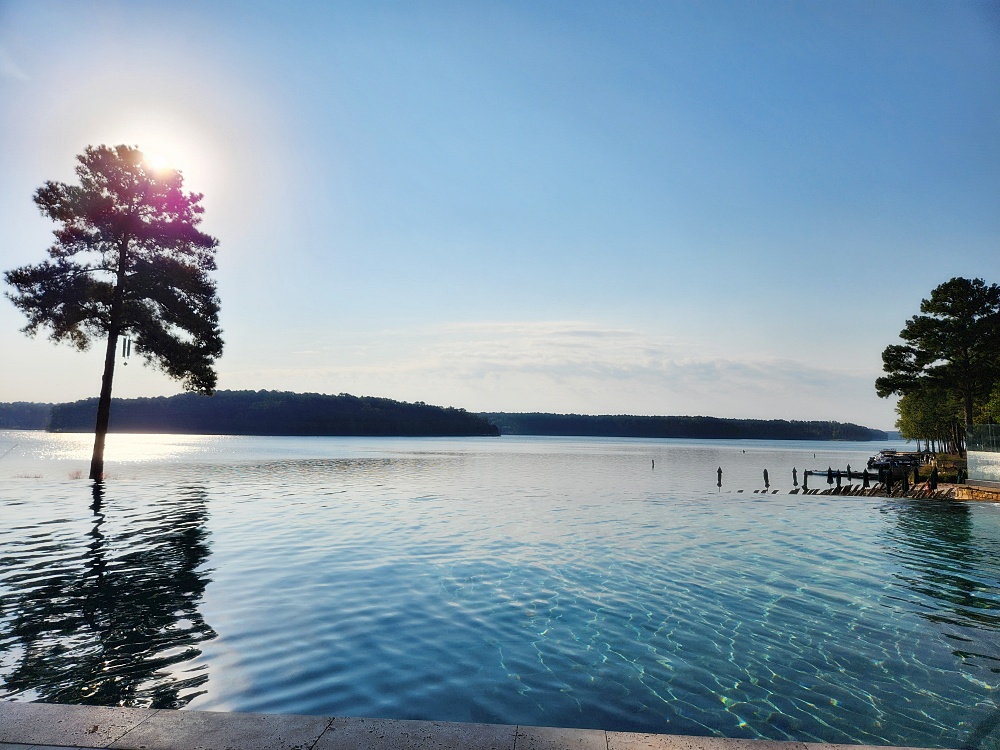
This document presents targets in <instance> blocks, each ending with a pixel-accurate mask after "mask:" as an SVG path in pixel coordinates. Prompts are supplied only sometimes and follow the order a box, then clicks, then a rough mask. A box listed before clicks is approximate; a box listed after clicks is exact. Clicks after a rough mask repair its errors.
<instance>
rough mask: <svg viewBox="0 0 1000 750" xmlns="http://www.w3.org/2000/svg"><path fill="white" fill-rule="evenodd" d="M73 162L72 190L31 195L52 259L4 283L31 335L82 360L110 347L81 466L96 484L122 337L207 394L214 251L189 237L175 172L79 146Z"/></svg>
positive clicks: (188, 215) (190, 202)
mask: <svg viewBox="0 0 1000 750" xmlns="http://www.w3.org/2000/svg"><path fill="white" fill-rule="evenodd" d="M77 160H78V161H79V162H80V164H79V165H78V166H77V168H76V174H77V176H78V177H79V178H80V184H79V185H67V184H65V183H61V182H51V181H50V182H46V183H45V185H44V186H42V187H41V188H39V189H38V190H37V191H35V196H34V200H35V203H36V204H37V205H38V207H39V209H40V210H41V212H42V213H43V214H44V215H45V216H48V217H49V218H50V219H52V220H53V221H55V222H57V223H58V224H59V225H60V226H59V227H58V228H57V229H55V230H54V232H53V233H54V234H55V237H56V241H55V243H54V244H53V245H52V246H51V247H50V248H49V250H48V254H49V258H50V260H46V261H44V262H42V263H39V264H37V265H32V266H23V267H21V268H16V269H14V270H13V271H8V272H6V274H5V278H6V280H7V283H9V284H10V285H11V286H13V287H14V289H15V291H14V292H13V293H11V292H8V293H7V297H8V298H9V299H10V300H11V301H13V303H14V304H15V305H16V306H17V307H18V308H19V309H20V310H21V311H22V312H24V314H25V315H26V316H27V318H28V325H26V326H25V327H24V329H23V330H24V332H25V333H27V334H28V335H30V336H34V335H35V334H37V333H38V331H39V330H41V329H47V330H48V331H49V338H51V339H52V340H53V341H55V342H64V343H68V344H70V345H72V346H75V347H76V348H77V349H81V350H83V349H87V348H88V347H89V346H90V344H91V341H92V340H94V339H105V340H106V342H107V349H106V353H105V358H104V376H103V378H102V382H101V395H100V399H99V401H98V408H97V425H96V429H95V433H96V434H95V439H94V454H93V459H92V460H91V465H90V478H91V479H94V480H96V481H100V480H101V479H102V478H103V475H104V442H105V436H106V435H107V431H108V419H109V417H110V414H111V386H112V381H113V379H114V372H115V355H116V353H117V350H118V339H119V338H120V337H123V336H125V337H128V339H129V344H128V346H129V348H131V346H132V344H133V343H134V346H135V350H136V353H137V354H138V355H140V356H142V358H143V359H144V360H145V361H146V363H147V364H148V365H151V366H153V367H155V368H157V369H160V370H162V371H163V372H165V373H166V374H167V375H168V376H170V377H171V378H174V379H176V380H180V381H181V382H182V383H183V385H184V388H185V390H188V391H194V392H198V393H206V394H211V393H212V392H213V391H214V389H215V384H216V374H215V370H214V369H213V365H214V362H215V360H216V359H217V358H218V357H219V356H221V354H222V337H221V331H220V329H219V322H218V317H219V299H218V297H217V295H216V289H215V282H214V281H213V280H212V279H211V278H210V277H209V275H208V273H209V272H210V271H214V270H215V268H216V265H215V248H216V246H217V245H218V240H216V239H215V238H214V237H211V236H209V235H207V234H205V233H203V232H201V231H199V230H198V228H197V227H198V224H200V223H201V214H202V213H203V211H204V209H203V208H202V206H201V205H200V202H201V199H202V195H200V194H198V193H185V192H184V190H183V178H182V177H181V173H180V172H178V171H176V170H172V169H166V170H158V169H154V168H153V167H151V166H149V165H148V164H147V163H146V162H145V161H144V159H143V154H142V152H141V151H139V150H138V149H137V148H131V147H129V146H115V147H114V148H110V147H108V146H103V145H102V146H97V147H96V148H95V147H93V146H88V147H87V149H86V150H85V151H84V153H83V154H82V155H80V156H78V157H77Z"/></svg>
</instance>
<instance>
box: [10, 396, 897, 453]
mask: <svg viewBox="0 0 1000 750" xmlns="http://www.w3.org/2000/svg"><path fill="white" fill-rule="evenodd" d="M96 411H97V399H84V400H82V401H74V402H71V403H60V404H47V403H31V402H16V403H0V429H8V430H17V429H22V430H47V431H49V432H92V431H93V429H94V422H95V415H96ZM110 432H121V433H165V434H186V435H190V434H194V435H274V436H280V435H302V436H306V435H329V436H361V437H364V436H369V437H375V436H386V437H445V436H451V437H470V436H484V437H490V436H498V435H551V436H554V437H572V436H578V437H628V438H687V439H696V440H844V441H886V440H888V435H887V433H886V432H885V431H883V430H875V429H872V428H869V427H863V426H861V425H857V424H853V423H849V422H848V423H844V422H832V421H789V420H784V419H725V418H721V417H706V416H693V417H692V416H633V415H627V414H626V415H622V414H618V415H612V414H605V415H587V414H547V413H538V412H532V413H511V412H487V413H481V414H474V413H471V412H468V411H466V410H464V409H456V408H454V407H443V406H433V405H431V404H425V403H423V402H422V401H418V402H416V403H407V402H403V401H394V400H392V399H387V398H376V397H373V396H352V395H350V394H346V393H342V394H339V395H336V396H331V395H325V394H319V393H289V392H284V391H218V392H217V393H216V394H215V395H214V396H199V395H196V394H192V393H184V394H179V395H176V396H160V397H156V398H132V399H114V401H113V402H112V408H111V424H110Z"/></svg>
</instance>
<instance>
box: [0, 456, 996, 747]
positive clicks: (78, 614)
mask: <svg viewBox="0 0 1000 750" xmlns="http://www.w3.org/2000/svg"><path fill="white" fill-rule="evenodd" d="M37 439H38V440H39V441H41V442H44V440H46V439H48V438H45V437H41V436H39V437H38V438H37ZM58 439H60V438H58V436H54V437H53V438H52V440H54V441H56V442H58ZM214 440H215V441H217V442H216V443H214V446H215V447H214V448H212V450H213V451H214V452H215V458H214V459H210V458H205V455H204V451H203V452H202V453H199V454H198V455H199V456H201V458H197V459H195V458H194V457H192V456H191V455H188V456H187V457H185V456H183V455H181V456H178V455H175V453H176V451H174V449H173V448H171V447H170V445H172V443H170V441H166V443H164V444H165V445H167V447H166V448H164V444H159V447H157V448H156V450H155V451H153V452H152V453H151V454H150V455H151V457H150V458H148V460H145V459H141V458H139V459H134V461H133V462H132V463H123V464H120V465H119V466H118V467H116V468H112V469H111V471H112V473H113V474H114V473H116V472H117V474H118V476H117V478H116V479H113V480H111V481H109V482H108V483H107V484H106V485H105V486H104V488H103V489H102V490H101V491H100V492H96V493H95V492H94V491H93V489H92V487H91V485H90V484H89V483H88V482H86V481H85V480H71V479H68V478H61V477H58V476H56V475H57V474H58V473H59V472H58V471H53V470H52V468H51V467H52V466H53V465H60V466H63V467H64V468H67V467H68V468H70V469H71V468H72V466H73V464H72V461H76V460H79V459H78V457H76V458H74V457H69V458H66V457H62V458H60V457H59V456H58V455H55V454H53V453H51V451H50V452H49V453H44V455H43V454H42V453H39V455H40V456H41V458H40V459H39V464H38V465H39V466H41V467H44V469H43V470H42V469H40V470H39V472H38V473H39V474H41V477H40V478H36V476H35V475H33V474H32V473H31V472H30V471H26V470H24V469H23V467H24V466H27V465H29V464H30V461H31V457H30V456H27V457H25V456H22V457H21V458H20V459H18V460H19V461H21V462H22V463H21V464H19V471H18V475H17V476H3V477H0V514H2V518H3V524H2V525H0V559H2V566H0V597H2V599H0V607H2V609H0V697H5V698H7V699H17V700H43V701H51V702H80V703H96V704H122V705H154V706H165V707H190V708H199V709H212V710H239V711H264V712H289V713H291V712H294V713H317V714H319V713H322V714H333V715H340V716H372V717H384V718H420V719H438V720H452V721H486V722H502V723H521V724H535V725H554V726H567V727H598V728H605V729H615V730H634V731H656V732H670V733H679V734H698V735H721V736H726V737H746V738H772V739H794V740H800V741H824V742H866V743H872V744H896V745H917V746H937V747H958V746H960V745H962V744H963V743H968V744H970V745H973V746H984V747H996V746H997V740H996V734H995V733H993V725H994V724H995V723H996V721H997V717H998V715H1000V714H998V707H997V693H998V690H997V688H998V685H1000V640H998V633H1000V586H998V584H1000V507H998V506H996V505H993V504H970V503H960V502H940V501H938V502H919V501H893V500H884V499H877V498H870V499H865V498H845V499H840V498H837V497H822V496H810V497H808V498H806V497H801V496H798V495H788V494H786V492H785V489H782V491H781V492H779V494H777V495H761V494H752V486H751V485H750V484H749V482H750V481H752V477H753V476H756V473H757V469H758V468H760V465H761V464H762V463H763V464H766V466H764V468H767V467H770V469H771V476H772V477H779V476H782V477H783V476H784V475H785V474H789V475H790V470H791V467H792V465H795V466H798V468H799V470H800V471H801V470H802V468H819V466H816V467H814V466H812V465H811V464H812V463H813V462H814V461H815V462H822V465H825V464H827V463H831V462H833V461H834V460H840V461H841V465H843V463H846V462H854V461H858V462H859V463H855V465H856V466H860V465H861V463H860V462H861V461H863V459H864V455H863V453H864V451H866V450H868V451H870V449H868V448H867V447H866V446H858V447H856V448H854V449H853V450H855V451H856V452H857V454H858V455H855V453H852V452H851V450H849V449H845V448H844V447H843V446H836V445H833V444H814V443H813V444H808V445H805V444H803V445H802V446H788V445H786V444H781V445H770V446H769V445H767V444H765V443H759V442H755V443H753V444H752V445H751V446H750V448H749V450H750V453H749V454H748V453H743V452H742V451H745V450H747V447H746V446H745V445H743V444H710V443H709V444H706V443H690V442H689V443H671V442H670V441H574V440H539V439H534V440H527V439H526V440H520V441H518V440H510V439H506V438H504V439H500V440H496V441H492V442H491V441H488V440H482V441H442V440H436V441H434V440H431V441H421V440H411V441H381V442H380V441H379V440H367V441H353V442H350V441H348V442H343V441H342V442H340V443H337V442H336V439H330V441H331V442H327V443H322V442H321V443H309V446H308V447H307V448H302V447H298V448H296V447H294V446H295V444H294V443H293V442H289V441H294V440H295V439H284V440H285V442H283V439H264V440H261V439H256V441H257V442H254V443H252V447H251V448H247V447H246V446H247V443H246V442H245V441H246V440H247V439H245V438H215V439H214ZM240 441H244V442H242V443H241V442H240ZM154 442H155V441H154ZM50 449H51V450H55V449H54V448H51V446H50ZM38 450H39V451H41V448H39V449H38ZM172 451H173V452H172ZM813 454H816V458H815V459H813V458H812V456H813ZM748 455H749V457H750V458H749V459H748V458H745V457H746V456H748ZM654 460H655V461H656V464H655V468H654V467H653V466H652V462H653V461H654ZM59 461H67V462H70V463H66V464H58V462H59ZM753 461H756V462H757V466H756V467H751V466H750V463H751V462H753ZM52 462H56V464H53V463H52ZM740 462H745V465H744V464H741V463H740ZM717 465H724V466H727V467H730V466H731V467H733V468H732V469H731V474H730V475H732V476H742V475H741V474H740V472H744V474H745V476H746V478H747V483H748V484H747V487H748V488H747V491H746V492H744V493H742V494H740V493H737V492H736V491H735V489H736V488H735V487H734V488H733V489H732V490H729V489H728V488H726V487H724V488H723V489H722V491H721V492H720V491H719V489H718V488H716V487H715V486H714V485H715V481H714V480H715V468H716V466H717ZM740 467H742V468H740ZM751 468H752V469H753V471H752V472H751ZM727 471H730V470H729V469H727ZM69 473H70V472H66V473H65V474H64V477H65V476H68V475H69ZM699 483H700V486H701V489H699ZM776 484H777V483H776ZM786 489H787V488H786Z"/></svg>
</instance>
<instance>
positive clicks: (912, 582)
mask: <svg viewBox="0 0 1000 750" xmlns="http://www.w3.org/2000/svg"><path fill="white" fill-rule="evenodd" d="M975 520H976V519H975V517H974V515H973V512H972V510H971V508H970V507H969V505H968V504H966V503H958V502H941V501H933V500H927V501H913V502H908V503H904V504H901V505H899V506H898V507H897V508H896V531H897V532H898V533H897V534H896V537H897V538H896V542H898V543H901V544H900V546H899V548H898V550H899V551H898V553H897V556H898V557H899V559H900V562H901V563H902V567H903V571H902V572H901V573H900V574H899V578H900V579H901V580H902V581H903V582H905V583H906V585H907V587H908V588H910V589H911V590H912V591H913V592H915V593H916V594H918V595H920V596H921V597H927V598H929V599H932V600H933V603H934V607H933V609H932V610H929V611H927V612H925V613H924V615H923V616H924V617H925V619H927V620H930V621H931V622H935V623H939V624H946V625H954V626H958V627H960V628H964V627H969V628H982V629H987V630H992V631H997V632H1000V600H998V597H997V589H996V586H997V583H998V580H1000V578H998V575H997V574H998V573H1000V569H998V566H997V562H996V556H995V554H994V553H995V551H998V547H1000V544H998V540H996V539H984V538H980V537H977V535H976V534H975V528H976V527H975ZM991 549H992V550H993V551H994V553H991V552H990V550H991Z"/></svg>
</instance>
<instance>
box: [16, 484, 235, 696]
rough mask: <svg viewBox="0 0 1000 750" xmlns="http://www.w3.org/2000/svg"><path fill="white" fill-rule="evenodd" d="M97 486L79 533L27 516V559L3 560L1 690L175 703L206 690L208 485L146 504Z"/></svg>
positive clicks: (211, 634) (209, 631) (210, 635)
mask: <svg viewBox="0 0 1000 750" xmlns="http://www.w3.org/2000/svg"><path fill="white" fill-rule="evenodd" d="M105 491H106V489H105V487H104V486H103V485H102V484H95V485H94V488H93V504H92V505H91V509H92V511H93V518H92V524H91V528H90V529H89V531H88V532H87V533H86V537H85V539H81V538H80V535H79V534H78V533H77V534H70V535H67V534H66V529H65V526H66V522H60V521H53V522H52V523H51V524H47V525H35V526H34V527H33V528H32V529H31V533H30V534H28V535H26V536H27V537H28V539H30V542H29V541H25V542H24V543H23V546H24V547H30V549H26V550H25V552H24V557H21V556H20V555H19V553H18V552H17V548H16V547H15V548H14V550H13V551H14V556H13V557H6V558H5V559H4V560H3V564H4V567H7V568H8V571H10V570H11V569H13V570H14V571H15V572H14V573H13V574H12V575H7V576H5V579H6V580H5V581H4V584H5V585H4V590H5V594H4V597H3V599H2V600H0V665H3V666H4V667H5V669H4V670H3V675H2V677H0V679H2V681H3V682H2V694H0V697H3V698H8V699H9V698H17V699H21V700H39V701H45V702H53V703H81V704H89V705H101V706H150V707H153V708H180V707H182V706H184V705H186V704H187V703H188V702H189V701H191V700H192V699H193V698H194V697H195V696H196V695H199V694H200V693H202V692H204V690H203V686H204V685H205V683H206V682H207V681H208V672H207V665H205V664H197V663H195V662H194V660H195V659H196V657H198V656H199V655H200V653H201V650H200V648H199V644H200V643H202V642H203V641H206V640H209V639H211V638H214V637H215V632H214V631H213V630H212V628H211V627H209V625H208V624H207V623H206V622H205V620H204V619H203V618H202V616H201V614H200V613H199V611H198V603H199V601H200V600H201V598H202V596H203V594H204V591H205V587H206V585H207V584H208V578H207V575H206V573H207V571H205V570H204V564H205V563H206V561H207V560H208V557H209V554H210V552H209V546H208V544H207V537H208V534H207V531H206V529H205V522H206V520H207V517H208V511H207V496H206V492H205V490H204V489H203V488H198V487H188V488H183V489H182V490H180V491H178V492H176V493H175V494H173V496H172V497H166V498H164V497H162V495H161V496H159V497H157V498H156V499H155V500H153V501H151V502H149V503H148V504H143V503H136V502H120V500H122V499H120V498H110V499H107V500H106V499H105ZM116 492H118V493H120V494H124V493H125V492H127V488H126V487H121V488H116ZM10 552H11V550H10V549H8V550H7V551H6V554H10ZM8 566H9V567H8Z"/></svg>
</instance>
